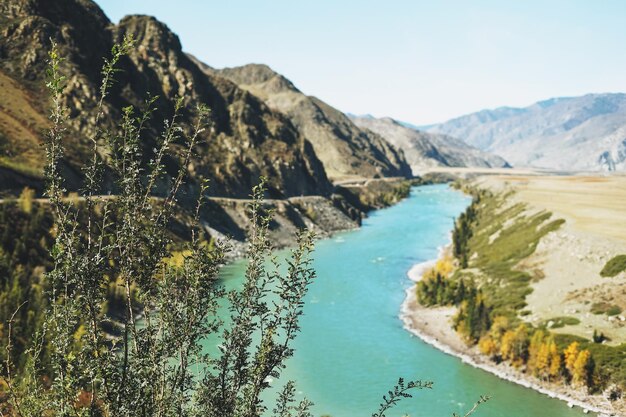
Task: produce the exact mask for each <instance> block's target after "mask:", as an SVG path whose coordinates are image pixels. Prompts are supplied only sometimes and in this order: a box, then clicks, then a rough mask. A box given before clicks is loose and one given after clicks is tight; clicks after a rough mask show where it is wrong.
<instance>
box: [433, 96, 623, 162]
mask: <svg viewBox="0 0 626 417" xmlns="http://www.w3.org/2000/svg"><path fill="white" fill-rule="evenodd" d="M428 131H429V132H434V133H443V134H447V135H451V136H454V137H457V138H460V139H463V140H464V141H466V142H467V143H469V144H470V145H473V146H476V147H477V148H479V149H482V150H485V151H489V152H493V153H496V154H498V155H501V156H502V157H504V158H505V159H507V160H508V161H509V162H511V163H512V164H513V165H515V166H532V167H541V168H551V169H561V170H590V171H599V170H604V171H617V170H625V169H626V94H587V95H585V96H581V97H567V98H553V99H550V100H545V101H540V102H538V103H535V104H533V105H531V106H528V107H524V108H512V107H501V108H497V109H495V110H483V111H480V112H477V113H472V114H469V115H466V116H462V117H459V118H456V119H452V120H450V121H448V122H445V123H441V124H438V125H433V126H431V127H429V129H428Z"/></svg>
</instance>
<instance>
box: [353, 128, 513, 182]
mask: <svg viewBox="0 0 626 417" xmlns="http://www.w3.org/2000/svg"><path fill="white" fill-rule="evenodd" d="M350 117H351V119H352V121H353V122H354V123H355V124H356V125H357V126H359V127H361V128H364V129H369V130H371V131H373V132H376V133H377V134H379V135H380V136H382V137H384V138H385V139H386V140H387V141H388V142H389V143H391V144H392V145H393V146H395V147H397V148H398V149H401V150H402V151H404V155H405V156H406V159H407V161H408V162H409V164H410V165H411V169H412V171H413V174H414V175H418V174H419V173H420V172H422V171H423V170H424V169H425V168H432V167H437V166H449V167H485V168H490V167H497V168H502V167H508V166H509V164H508V163H507V162H506V161H505V160H504V159H502V158H500V157H499V156H496V155H492V154H490V153H487V152H483V151H480V150H478V149H476V148H474V147H472V146H470V145H468V144H466V143H465V142H463V141H462V140H459V139H456V138H453V137H451V136H448V135H443V134H437V133H428V132H423V131H420V130H417V129H414V128H411V127H409V126H408V125H407V124H405V123H402V122H399V121H396V120H394V119H391V118H389V117H385V118H375V117H372V116H350Z"/></svg>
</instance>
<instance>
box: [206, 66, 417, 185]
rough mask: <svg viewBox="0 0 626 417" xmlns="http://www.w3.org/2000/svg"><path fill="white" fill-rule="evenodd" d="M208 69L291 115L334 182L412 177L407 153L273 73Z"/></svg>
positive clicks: (253, 68) (254, 69)
mask: <svg viewBox="0 0 626 417" xmlns="http://www.w3.org/2000/svg"><path fill="white" fill-rule="evenodd" d="M198 64H199V65H202V64H201V63H198ZM203 69H204V71H205V72H206V73H207V74H212V75H219V76H223V77H225V78H228V79H229V80H231V81H233V82H235V83H236V84H237V85H238V86H239V87H241V88H243V89H245V90H248V91H250V92H251V93H252V94H254V95H256V96H257V97H259V98H261V99H262V100H263V101H264V102H265V103H266V104H267V105H268V106H269V107H270V108H271V109H274V110H277V111H280V112H281V113H284V114H286V115H287V116H288V117H289V119H290V120H291V121H292V123H293V124H294V126H296V127H297V129H298V130H299V131H300V133H301V135H302V136H303V137H305V138H307V140H309V141H310V142H311V144H312V145H313V149H315V153H316V155H317V156H318V158H319V159H320V161H322V164H323V165H324V168H325V170H326V173H327V174H328V176H329V177H330V178H331V179H333V180H340V179H346V178H350V177H366V178H375V177H387V176H404V177H406V176H410V175H411V169H410V167H409V165H408V163H407V161H406V159H405V157H404V155H403V154H402V151H399V150H397V149H396V148H395V147H394V146H392V145H391V144H389V143H388V142H386V141H385V140H384V139H383V138H382V137H380V136H379V135H377V134H375V133H373V132H370V131H367V130H363V129H360V128H359V127H358V126H356V125H355V124H354V123H353V122H352V121H351V120H350V118H349V117H348V116H347V115H345V114H343V113H342V112H340V111H339V110H337V109H335V108H333V107H331V106H330V105H328V104H326V103H324V102H323V101H322V100H320V99H318V98H316V97H312V96H307V95H305V94H304V93H302V92H301V91H300V90H298V88H296V87H295V86H294V85H293V83H292V82H291V81H289V80H288V79H287V78H285V77H284V76H282V75H280V74H278V73H276V72H275V71H273V70H272V69H271V68H270V67H268V66H266V65H259V64H249V65H244V66H241V67H235V68H224V69H220V70H217V69H214V68H211V67H209V66H206V65H204V66H203Z"/></svg>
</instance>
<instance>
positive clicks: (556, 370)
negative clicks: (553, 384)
mask: <svg viewBox="0 0 626 417" xmlns="http://www.w3.org/2000/svg"><path fill="white" fill-rule="evenodd" d="M549 350H550V369H549V370H548V379H549V380H550V381H553V380H555V379H557V378H558V377H559V376H560V375H561V370H562V367H563V361H562V360H561V354H560V353H559V349H558V348H557V347H556V343H554V341H553V342H551V343H550V348H549Z"/></svg>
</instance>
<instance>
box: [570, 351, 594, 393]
mask: <svg viewBox="0 0 626 417" xmlns="http://www.w3.org/2000/svg"><path fill="white" fill-rule="evenodd" d="M592 373H593V362H592V361H591V353H590V352H589V351H588V350H587V349H585V350H583V351H581V352H580V353H579V354H578V356H577V357H576V360H575V361H574V366H573V372H572V383H573V384H574V385H576V386H588V387H589V386H590V385H591V376H592Z"/></svg>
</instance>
